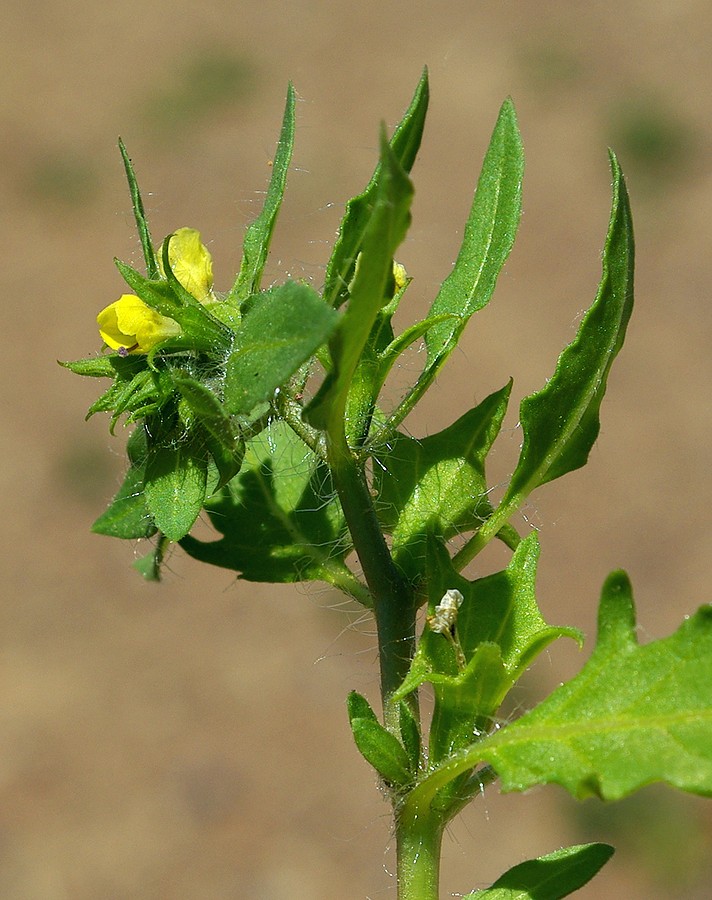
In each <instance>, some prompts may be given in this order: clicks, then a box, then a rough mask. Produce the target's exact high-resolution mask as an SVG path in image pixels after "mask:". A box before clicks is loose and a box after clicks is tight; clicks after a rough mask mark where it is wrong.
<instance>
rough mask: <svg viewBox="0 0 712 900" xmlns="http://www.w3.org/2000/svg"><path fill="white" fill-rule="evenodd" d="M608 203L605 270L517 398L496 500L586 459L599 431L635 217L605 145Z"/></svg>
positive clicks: (621, 329)
mask: <svg viewBox="0 0 712 900" xmlns="http://www.w3.org/2000/svg"><path fill="white" fill-rule="evenodd" d="M611 170H612V173H613V204H612V209H611V219H610V224H609V226H608V235H607V237H606V243H605V247H604V250H603V276H602V278H601V283H600V285H599V288H598V294H597V296H596V299H595V301H594V303H593V306H592V307H591V308H590V309H589V311H588V312H587V313H586V315H585V316H584V318H583V320H582V322H581V325H580V327H579V330H578V333H577V335H576V337H575V339H574V341H573V343H571V344H570V345H569V346H568V347H567V348H566V349H565V350H564V352H563V353H562V354H561V356H560V357H559V361H558V363H557V366H556V371H555V372H554V375H553V376H552V378H551V379H550V380H549V381H548V382H547V384H546V385H545V387H543V388H542V389H541V390H540V391H539V392H537V393H536V394H532V395H531V396H530V397H526V398H525V399H524V400H523V401H522V404H521V409H520V421H521V424H522V431H523V434H524V440H523V442H522V450H521V455H520V458H519V462H518V464H517V468H516V469H515V472H514V474H513V475H512V479H511V482H510V484H509V487H508V489H507V493H506V496H505V497H504V498H503V500H502V505H503V506H507V505H508V504H509V502H510V501H511V500H512V498H515V497H516V498H518V502H521V499H523V498H524V497H526V496H527V495H528V494H529V493H530V492H531V491H532V490H534V488H536V487H538V486H539V485H542V484H545V483H546V482H547V481H552V480H553V479H554V478H559V477H561V476H562V475H565V474H566V473H567V472H571V471H572V470H573V469H577V468H579V467H580V466H583V465H585V463H586V460H587V459H588V454H589V451H590V450H591V447H592V446H593V444H594V441H595V440H596V438H597V436H598V431H599V428H600V422H599V418H598V413H599V408H600V406H601V401H602V400H603V395H604V393H605V390H606V383H607V380H608V373H609V371H610V368H611V366H612V364H613V360H614V359H615V357H616V355H617V354H618V351H619V350H620V348H621V347H622V345H623V340H624V338H625V332H626V328H627V326H628V320H629V319H630V314H631V312H632V310H633V224H632V219H631V213H630V206H629V203H628V194H627V191H626V187H625V182H624V180H623V175H622V173H621V170H620V167H619V165H618V162H617V160H616V158H615V156H614V155H613V154H612V153H611Z"/></svg>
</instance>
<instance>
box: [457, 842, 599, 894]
mask: <svg viewBox="0 0 712 900" xmlns="http://www.w3.org/2000/svg"><path fill="white" fill-rule="evenodd" d="M614 852H615V851H614V849H613V847H611V846H610V845H609V844H578V845H577V846H574V847H563V848H562V849H561V850H555V851H554V852H553V853H547V855H546V856H540V857H539V858H538V859H528V860H527V861H526V862H523V863H519V865H518V866H514V867H513V868H512V869H510V870H509V871H508V872H505V873H504V875H502V876H501V878H498V879H497V881H495V883H494V884H493V885H492V887H489V888H484V889H483V890H480V891H473V892H472V893H471V894H466V895H465V896H464V897H463V900H561V898H562V897H568V896H569V895H570V894H573V893H574V891H577V890H579V888H582V887H583V886H584V885H585V884H587V883H588V882H589V881H590V880H591V879H592V878H593V877H594V875H596V873H597V872H598V871H599V870H600V869H602V868H603V866H604V865H605V864H606V863H607V862H608V860H609V859H610V858H611V857H612V856H613V853H614Z"/></svg>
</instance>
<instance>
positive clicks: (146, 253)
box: [119, 138, 159, 278]
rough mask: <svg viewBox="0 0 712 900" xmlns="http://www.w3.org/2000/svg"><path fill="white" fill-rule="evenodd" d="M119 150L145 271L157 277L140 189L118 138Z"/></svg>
mask: <svg viewBox="0 0 712 900" xmlns="http://www.w3.org/2000/svg"><path fill="white" fill-rule="evenodd" d="M119 150H120V151H121V158H122V159H123V161H124V169H125V170H126V179H127V181H128V183H129V191H130V192H131V204H132V206H133V212H134V218H135V219H136V229H137V231H138V237H139V240H140V241H141V249H142V250H143V258H144V260H145V262H146V272H147V274H148V277H149V278H158V274H159V270H158V261H157V260H156V254H155V252H154V250H153V242H152V240H151V232H150V231H149V229H148V221H147V220H146V213H145V212H144V210H143V200H142V199H141V191H140V190H139V187H138V180H137V179H136V173H135V172H134V168H133V164H132V162H131V157H130V156H129V155H128V152H127V151H126V147H125V146H124V142H123V141H122V140H121V138H119Z"/></svg>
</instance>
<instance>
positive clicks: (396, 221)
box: [305, 134, 413, 429]
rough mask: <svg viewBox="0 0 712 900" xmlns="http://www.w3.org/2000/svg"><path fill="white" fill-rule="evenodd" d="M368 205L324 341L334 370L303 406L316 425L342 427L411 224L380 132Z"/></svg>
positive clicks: (399, 172)
mask: <svg viewBox="0 0 712 900" xmlns="http://www.w3.org/2000/svg"><path fill="white" fill-rule="evenodd" d="M376 187H377V190H376V194H375V201H374V204H373V209H372V212H371V215H370V217H369V218H368V222H367V224H366V227H365V231H364V238H363V250H362V252H361V256H360V258H359V265H358V267H357V269H356V275H355V276H354V280H353V283H352V285H351V296H350V300H349V304H348V307H347V309H346V312H345V313H344V315H343V317H342V318H341V320H340V322H339V327H338V328H337V330H336V332H335V334H334V336H333V337H332V339H331V341H330V343H329V350H330V353H331V357H332V360H333V369H332V371H331V372H329V374H328V375H327V377H326V378H325V379H324V382H323V384H322V386H321V388H320V389H319V392H318V393H317V395H316V397H314V399H313V400H312V402H311V404H310V405H309V406H308V407H307V408H306V410H305V418H306V419H307V421H308V422H309V423H310V424H312V425H313V426H314V427H316V428H323V429H326V428H332V429H339V428H342V429H343V425H344V411H345V409H346V403H347V398H348V394H349V389H350V387H351V382H352V379H353V376H354V372H355V371H356V369H357V367H358V364H359V360H360V358H361V354H362V352H363V349H364V347H365V346H366V344H367V342H368V340H369V336H370V334H371V331H372V328H373V325H374V322H375V321H376V318H377V316H378V314H379V311H380V310H381V309H382V308H383V306H384V305H385V304H386V303H387V302H388V301H389V300H390V299H391V297H392V292H391V295H390V296H389V292H388V287H389V285H390V284H392V282H393V254H394V253H395V251H396V248H397V247H398V246H399V244H400V243H401V241H402V240H403V238H404V237H405V234H406V231H407V230H408V225H409V224H410V204H411V201H412V199H413V185H412V184H411V182H410V179H409V178H408V176H407V175H406V173H405V172H404V170H403V168H402V167H401V165H400V163H399V162H398V160H397V159H396V157H395V155H394V153H393V151H392V150H391V147H390V146H389V144H388V142H387V140H386V137H385V134H382V135H381V167H380V169H379V172H378V180H377V183H376Z"/></svg>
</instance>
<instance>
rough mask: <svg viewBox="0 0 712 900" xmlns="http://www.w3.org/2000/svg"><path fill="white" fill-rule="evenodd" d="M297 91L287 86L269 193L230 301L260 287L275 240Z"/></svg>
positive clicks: (239, 300)
mask: <svg viewBox="0 0 712 900" xmlns="http://www.w3.org/2000/svg"><path fill="white" fill-rule="evenodd" d="M294 107H295V94H294V87H293V85H292V84H290V85H289V88H288V89H287V102H286V105H285V108H284V117H283V120H282V130H281V133H280V135H279V143H278V144H277V152H276V153H275V156H274V160H273V162H272V177H271V178H270V183H269V187H268V188H267V195H266V197H265V202H264V205H263V207H262V211H261V212H260V214H259V216H258V217H257V218H256V219H255V220H254V222H252V223H251V224H250V225H249V227H248V228H247V232H246V233H245V240H244V242H243V248H242V262H241V264H240V271H239V273H238V276H237V279H236V281H235V284H234V285H233V287H232V288H231V290H230V293H229V294H228V296H227V298H226V302H227V303H228V304H229V305H231V306H232V305H233V304H234V303H235V301H237V303H239V304H241V303H243V302H244V301H245V300H246V299H247V298H248V297H249V296H250V295H252V294H255V293H257V292H258V291H259V289H260V282H261V280H262V273H263V272H264V268H265V263H266V262H267V255H268V254H269V245H270V242H271V240H272V232H273V231H274V226H275V222H276V220H277V214H278V213H279V208H280V206H281V205H282V198H283V197H284V189H285V186H286V184H287V173H288V171H289V165H290V162H291V159H292V148H293V146H294V125H295V114H294Z"/></svg>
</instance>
